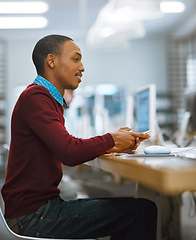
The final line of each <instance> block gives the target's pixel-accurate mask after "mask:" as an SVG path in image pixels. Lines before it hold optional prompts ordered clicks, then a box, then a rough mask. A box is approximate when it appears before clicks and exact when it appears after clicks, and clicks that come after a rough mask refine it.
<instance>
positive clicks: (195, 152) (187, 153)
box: [115, 147, 196, 159]
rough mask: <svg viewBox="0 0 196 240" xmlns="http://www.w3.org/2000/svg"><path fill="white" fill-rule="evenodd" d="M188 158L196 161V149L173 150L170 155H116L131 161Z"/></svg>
mask: <svg viewBox="0 0 196 240" xmlns="http://www.w3.org/2000/svg"><path fill="white" fill-rule="evenodd" d="M172 156H176V157H186V158H192V159H196V148H194V147H186V148H172V149H171V153H170V154H145V153H136V154H126V153H122V154H116V155H115V157H119V158H123V159H130V158H135V157H142V158H143V157H144V158H148V157H151V158H152V157H172Z"/></svg>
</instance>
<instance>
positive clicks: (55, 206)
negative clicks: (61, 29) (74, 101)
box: [2, 35, 157, 240]
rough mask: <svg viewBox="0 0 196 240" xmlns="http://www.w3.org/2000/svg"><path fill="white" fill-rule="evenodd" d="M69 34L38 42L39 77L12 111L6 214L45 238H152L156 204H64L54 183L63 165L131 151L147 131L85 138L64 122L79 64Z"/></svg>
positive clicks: (24, 230)
mask: <svg viewBox="0 0 196 240" xmlns="http://www.w3.org/2000/svg"><path fill="white" fill-rule="evenodd" d="M81 59H82V54H81V51H80V48H79V47H78V46H77V45H76V44H75V43H74V42H73V40H72V39H70V38H68V37H66V36H61V35H49V36H46V37H44V38H42V39H41V40H39V41H38V43H37V44H36V46H35V48H34V50H33V62H34V64H35V67H36V70H37V73H38V76H37V77H36V78H35V80H34V82H33V83H32V84H31V85H29V86H28V87H27V89H26V90H24V92H23V93H22V94H21V95H20V97H19V99H18V101H17V103H16V106H15V108H14V111H13V115H12V126H11V130H12V131H11V144H10V152H9V160H8V166H7V173H6V179H5V184H4V186H3V188H2V195H3V198H4V201H5V218H6V220H7V222H8V225H9V226H10V228H11V229H12V230H13V231H15V232H16V233H19V234H21V235H28V236H33V237H47V238H98V237H104V236H111V239H112V240H124V239H126V240H130V239H133V240H155V239H156V221H157V209H156V206H155V204H154V203H153V202H151V201H149V200H146V199H134V198H103V199H78V200H67V201H63V200H62V199H61V198H60V197H59V189H58V188H57V186H58V184H59V182H60V180H61V178H62V168H61V163H63V164H65V165H68V166H76V165H79V164H81V163H84V162H87V161H90V160H92V159H94V158H96V157H98V156H100V155H102V154H104V153H106V152H123V151H126V152H129V153H131V152H132V151H133V150H135V149H136V148H137V147H138V146H139V144H140V142H141V141H143V140H145V139H148V138H149V137H150V136H149V135H148V134H143V133H133V132H130V128H120V129H119V130H117V131H115V132H113V133H106V134H104V135H102V136H96V137H93V138H89V139H81V138H75V137H73V136H71V135H70V134H69V133H68V132H67V130H66V128H65V127H64V118H63V103H64V98H63V94H64V90H65V89H72V90H73V89H76V88H77V87H78V85H79V83H80V82H81V77H82V73H83V72H84V66H83V64H82V62H81Z"/></svg>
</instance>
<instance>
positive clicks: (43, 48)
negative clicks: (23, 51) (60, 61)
mask: <svg viewBox="0 0 196 240" xmlns="http://www.w3.org/2000/svg"><path fill="white" fill-rule="evenodd" d="M66 41H73V39H71V38H70V37H67V36H63V35H48V36H45V37H43V38H42V39H40V40H39V41H38V42H37V43H36V45H35V47H34V50H33V53H32V59H33V63H34V65H35V67H36V70H37V74H38V75H41V76H43V75H44V60H45V59H46V57H47V55H48V54H56V55H60V54H61V45H62V44H63V43H64V42H66Z"/></svg>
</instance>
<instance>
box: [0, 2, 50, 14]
mask: <svg viewBox="0 0 196 240" xmlns="http://www.w3.org/2000/svg"><path fill="white" fill-rule="evenodd" d="M48 8H49V7H48V4H47V3H45V2H0V13H1V14H31V13H37V14H38V13H45V12H47V11H48Z"/></svg>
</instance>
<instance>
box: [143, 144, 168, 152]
mask: <svg viewBox="0 0 196 240" xmlns="http://www.w3.org/2000/svg"><path fill="white" fill-rule="evenodd" d="M144 153H145V154H170V153H171V150H170V149H168V148H166V147H163V146H160V145H151V146H148V147H146V148H145V149H144Z"/></svg>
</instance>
